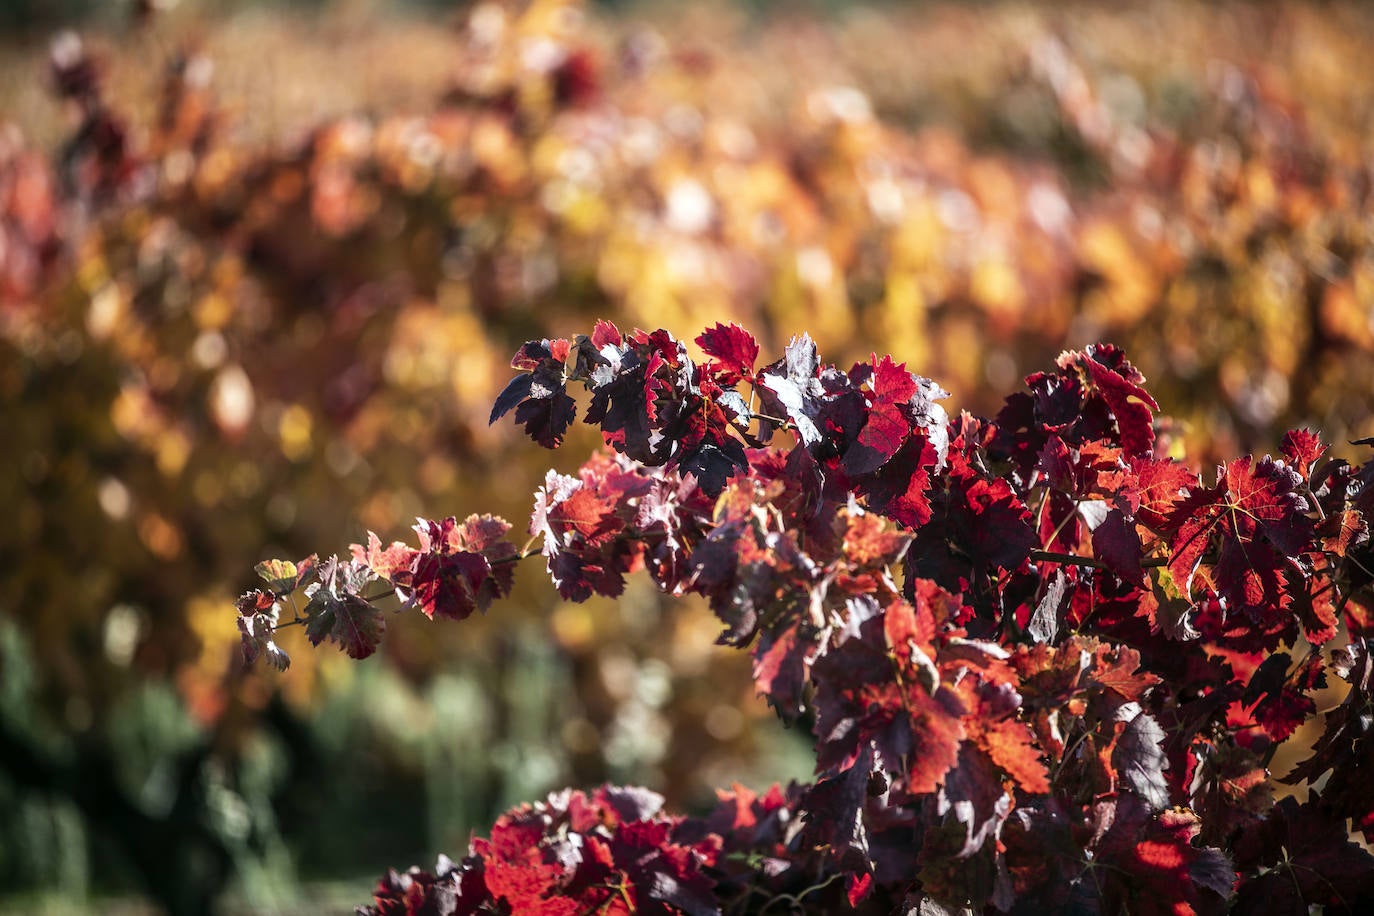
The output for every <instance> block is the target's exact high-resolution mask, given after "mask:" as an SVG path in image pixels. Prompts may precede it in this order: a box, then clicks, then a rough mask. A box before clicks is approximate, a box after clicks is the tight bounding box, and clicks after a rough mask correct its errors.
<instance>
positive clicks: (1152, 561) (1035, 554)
mask: <svg viewBox="0 0 1374 916" xmlns="http://www.w3.org/2000/svg"><path fill="white" fill-rule="evenodd" d="M1030 558H1031V559H1032V560H1043V561H1045V562H1049V563H1063V564H1064V565H1065V566H1086V567H1089V568H1091V569H1106V568H1107V564H1106V563H1103V562H1102V561H1101V560H1096V559H1093V558H1092V557H1080V556H1079V555H1078V554H1076V553H1060V552H1059V551H1057V550H1032V551H1031V552H1030ZM1140 565H1141V567H1142V568H1144V569H1152V568H1155V567H1160V566H1168V565H1169V558H1168V557H1143V558H1141V560H1140Z"/></svg>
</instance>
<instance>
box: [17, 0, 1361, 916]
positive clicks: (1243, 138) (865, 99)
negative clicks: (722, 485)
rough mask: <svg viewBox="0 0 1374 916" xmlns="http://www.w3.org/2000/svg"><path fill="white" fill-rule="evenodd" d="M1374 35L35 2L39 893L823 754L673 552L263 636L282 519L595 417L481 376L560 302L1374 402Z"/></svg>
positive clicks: (1201, 13) (305, 850) (992, 387)
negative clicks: (344, 626)
mask: <svg viewBox="0 0 1374 916" xmlns="http://www.w3.org/2000/svg"><path fill="white" fill-rule="evenodd" d="M62 29H70V30H69V31H60V30H62ZM1371 40H1374V10H1371V9H1370V8H1369V7H1367V6H1364V5H1361V4H1355V3H1351V4H1341V3H1322V4H1312V5H1304V4H1290V3H1263V4H1253V5H1250V4H1245V5H1240V4H1210V3H1209V4H1202V3H1192V2H1182V0H1178V2H1163V3H1153V4H1113V5H1101V6H1099V5H1089V4H1078V3H1070V4H1062V3H1059V4H1043V5H1041V4H1029V3H1024V2H1000V0H994V2H980V3H952V4H950V3H934V2H931V3H917V4H891V5H876V6H864V5H857V4H847V3H838V2H831V3H821V2H816V3H811V4H802V5H793V6H788V7H775V6H771V5H768V4H762V3H754V4H750V5H745V6H728V5H724V4H712V5H706V6H703V5H701V4H686V3H679V4H667V5H660V4H634V3H628V2H622V3H602V4H589V5H583V4H578V3H573V2H560V0H532V2H528V3H499V2H485V3H480V4H476V5H464V4H446V3H438V2H420V0H415V2H412V3H409V4H396V5H388V4H384V3H381V2H366V0H354V2H348V0H339V2H335V3H325V2H306V0H297V2H282V3H277V4H268V3H232V2H229V0H219V2H212V0H205V2H201V3H195V2H192V0H182V2H181V3H176V4H174V3H168V2H158V0H148V2H141V0H140V2H133V0H131V2H128V3H121V4H114V3H102V4H95V3H82V2H76V0H72V2H67V3H49V2H42V3H40V2H37V0H8V2H0V429H3V432H4V436H5V438H6V440H7V442H8V445H7V446H6V447H5V449H4V451H3V458H0V468H2V469H3V473H0V500H2V501H3V505H5V506H6V508H7V510H8V511H7V519H6V523H5V524H4V525H2V526H0V555H3V556H4V557H5V558H6V559H5V561H4V562H0V809H3V810H4V811H5V812H6V816H5V817H4V818H0V887H2V888H4V890H3V892H0V910H5V911H16V912H17V911H23V912H84V911H87V910H91V911H99V912H107V911H123V912H143V911H144V910H145V909H149V908H153V909H156V908H161V909H166V910H168V911H172V912H185V913H196V912H207V911H209V909H210V908H211V907H212V905H214V904H216V903H218V905H219V906H220V907H221V908H222V909H223V910H225V911H227V912H247V911H253V912H317V911H319V910H320V908H321V906H324V907H326V908H327V907H331V906H335V905H336V904H337V907H336V908H337V909H338V910H339V911H344V910H345V909H346V906H345V904H347V903H356V902H362V901H363V900H364V899H365V897H366V893H367V889H368V887H369V886H370V884H371V881H372V879H373V877H374V876H375V875H376V874H378V873H379V872H380V871H381V870H382V869H383V868H385V867H386V866H387V865H405V864H408V863H410V862H412V861H418V862H431V861H433V857H434V855H435V853H436V852H439V851H448V852H457V851H461V850H462V849H463V848H465V845H466V841H467V838H468V835H469V832H470V831H472V830H474V829H478V828H480V827H482V826H483V825H484V824H486V823H487V822H489V821H490V820H491V818H492V817H493V816H494V815H495V814H496V813H497V812H499V811H500V810H501V809H502V808H504V807H505V806H507V805H508V804H509V803H512V802H514V801H516V800H520V799H527V798H533V797H538V796H539V795H542V794H543V793H545V792H547V791H549V790H550V789H552V788H556V787H559V786H562V785H567V784H575V785H592V784H595V783H598V782H601V781H604V780H608V779H609V780H614V781H622V782H638V783H644V784H647V785H650V786H652V787H654V788H656V789H660V790H662V791H663V792H664V793H665V794H666V795H667V796H668V797H669V801H670V804H672V805H673V806H675V807H678V808H682V809H689V810H690V809H695V808H699V807H701V806H702V805H704V804H706V803H708V802H709V801H710V800H711V799H712V798H713V787H714V786H717V785H727V784H728V783H729V782H730V781H732V780H735V781H740V782H745V783H752V784H755V785H759V784H762V783H766V782H769V781H772V780H775V779H782V780H786V779H788V778H790V777H802V776H805V775H806V768H807V767H808V765H809V762H810V754H809V749H808V748H807V747H806V746H804V745H802V744H801V743H800V742H801V738H799V737H798V736H797V735H796V734H794V733H789V732H786V731H785V730H783V729H782V728H781V727H780V726H778V725H777V724H776V723H775V722H774V721H773V719H772V717H771V715H770V714H769V713H768V711H767V710H766V709H765V708H763V704H762V703H761V702H760V701H755V700H754V699H753V698H752V697H751V695H750V693H751V685H750V681H749V679H748V674H747V671H746V670H745V667H744V665H745V659H743V658H736V657H733V656H731V655H730V654H728V653H725V652H722V651H718V650H717V649H716V648H715V647H714V646H713V640H714V638H715V635H716V632H715V625H714V624H712V622H711V620H710V619H709V618H708V615H706V614H705V613H704V612H702V611H701V610H700V609H694V608H682V607H678V606H675V605H669V604H668V603H665V602H663V601H662V600H661V599H660V597H659V596H658V595H657V594H656V593H655V592H654V591H653V590H652V588H651V587H650V586H649V585H648V583H647V582H638V583H633V584H632V585H631V587H630V590H629V593H628V594H627V595H626V597H625V598H624V599H623V600H622V601H620V602H618V603H595V602H593V603H591V604H588V605H578V606H563V605H559V604H558V603H557V602H556V600H555V598H556V596H555V595H554V593H553V590H552V588H551V587H549V586H548V585H547V584H546V582H545V581H544V578H543V576H542V574H541V572H540V571H539V570H537V569H535V568H533V567H532V566H531V567H530V568H528V569H525V570H523V584H522V585H520V586H518V589H517V592H516V595H515V596H514V597H513V599H512V600H510V601H508V602H506V603H505V604H504V605H502V606H500V607H499V608H498V609H496V610H494V611H493V612H492V613H491V614H490V615H488V617H487V618H486V619H485V620H484V621H482V622H480V623H476V622H474V623H476V625H467V626H463V627H451V628H450V627H444V626H443V625H442V624H431V623H430V622H429V621H426V620H424V619H423V618H421V617H420V616H419V615H415V614H410V615H403V616H401V617H397V618H395V619H393V620H392V621H391V624H390V632H389V633H388V636H387V640H386V642H385V643H384V646H383V652H382V653H381V654H380V655H379V656H377V657H374V658H373V659H371V660H369V661H368V662H366V663H361V664H360V663H351V662H347V660H346V659H344V658H343V657H342V656H340V655H337V654H336V653H333V652H332V651H324V650H320V651H310V650H309V649H308V647H307V646H305V645H304V642H303V640H302V641H301V642H300V644H297V643H296V642H294V641H291V640H289V639H288V641H287V643H286V646H285V647H286V648H287V649H288V651H290V652H291V653H292V657H293V659H294V663H293V666H292V669H291V671H290V673H289V674H288V675H285V676H281V675H278V674H276V673H275V672H272V671H270V670H265V669H263V668H258V669H246V668H245V667H244V665H243V663H242V661H241V657H240V653H239V648H238V635H237V631H236V629H235V624H234V619H233V609H232V605H233V599H234V597H235V595H236V594H238V592H240V591H242V590H243V589H244V588H245V587H247V586H248V585H250V584H251V582H250V580H251V569H252V566H253V564H254V563H256V562H258V561H259V560H261V559H264V558H266V557H269V556H278V555H281V556H290V557H296V556H303V555H305V554H307V553H310V552H312V551H315V550H330V549H343V548H344V547H345V545H346V544H347V543H348V542H349V541H350V540H358V539H360V538H361V536H362V535H363V533H364V532H365V531H366V530H367V529H373V530H376V531H377V532H378V533H379V534H381V535H382V537H383V539H384V540H389V539H390V538H392V537H400V536H403V535H404V533H405V532H404V529H405V528H406V527H407V526H408V525H409V524H410V522H411V520H412V519H413V517H414V516H415V515H417V514H421V513H423V514H426V515H429V516H442V515H444V514H449V513H457V514H459V515H463V514H465V513H467V512H468V511H474V510H482V511H492V512H497V513H500V514H503V515H505V516H506V517H508V518H510V519H512V520H514V521H515V522H516V524H517V525H518V524H521V523H522V522H523V520H524V519H525V518H527V517H528V511H529V506H530V503H531V494H532V492H533V490H534V489H535V488H536V487H537V486H538V485H539V483H540V481H541V480H542V476H543V472H544V470H545V469H546V468H547V467H550V466H554V467H559V468H560V469H567V468H568V467H569V466H572V465H575V464H576V463H578V460H579V457H580V456H581V455H585V453H586V451H587V450H588V449H589V448H591V447H592V445H593V444H594V443H593V442H592V441H591V440H590V439H587V438H583V439H581V440H575V441H574V442H572V443H571V444H570V447H569V448H567V449H565V450H564V451H563V452H558V453H544V452H542V451H541V450H538V449H536V448H534V447H532V446H531V445H529V444H528V443H527V442H525V441H523V440H522V439H521V438H520V437H519V436H518V435H517V433H518V430H516V429H514V428H513V427H506V426H504V425H503V426H498V427H496V428H488V426H487V424H486V418H487V413H488V411H489V408H490V404H491V402H492V400H493V398H494V395H495V393H496V392H497V391H499V390H500V387H501V386H502V385H503V384H504V383H505V381H506V380H507V378H508V372H507V369H506V366H507V363H508V360H509V357H510V354H511V353H512V352H513V351H514V349H515V348H516V347H517V346H518V344H519V343H521V342H522V341H524V340H526V339H529V338H532V337H541V336H562V335H570V334H575V333H578V332H583V331H588V330H589V329H590V326H591V324H592V322H593V321H594V319H596V318H598V317H605V318H610V319H612V320H614V321H616V322H618V323H619V324H621V325H622V326H630V325H639V326H646V327H659V326H664V327H667V328H669V329H671V330H672V331H673V332H674V333H676V334H678V335H680V336H683V337H688V338H690V337H691V336H694V335H695V333H696V332H697V331H699V330H700V329H701V328H703V327H705V326H706V325H708V324H710V323H714V322H715V321H729V320H734V321H737V322H739V323H741V324H743V325H745V326H747V327H750V328H751V329H754V330H755V331H756V332H758V333H759V334H760V337H761V338H764V339H766V340H767V341H768V342H769V343H771V346H772V348H773V351H774V352H780V350H781V346H782V345H783V344H785V343H786V341H787V339H788V338H789V337H790V336H791V335H792V334H793V333H795V332H799V331H802V330H807V331H809V332H810V333H811V334H812V335H813V336H814V337H816V338H817V339H818V340H819V342H820V345H821V348H822V353H823V354H824V355H825V356H826V357H827V358H828V359H829V360H832V361H834V362H836V363H839V364H841V365H848V363H849V361H851V360H853V359H855V358H858V357H862V356H865V355H867V354H868V353H869V352H870V350H874V349H876V350H878V351H880V352H891V353H893V354H895V355H897V356H898V357H899V358H901V359H905V360H906V361H907V362H908V363H909V364H910V365H911V367H912V368H913V369H914V370H916V371H919V372H921V373H923V374H926V375H930V376H932V377H934V378H936V379H937V380H939V381H940V382H941V383H942V384H944V386H945V387H946V388H948V389H950V390H951V391H952V392H953V397H952V398H951V401H950V402H949V406H951V407H952V408H953V409H956V410H957V409H960V408H967V409H970V410H973V411H975V412H980V413H986V412H991V411H993V410H995V408H996V406H997V404H998V403H999V402H1000V400H1001V398H1002V397H1004V396H1005V395H1006V394H1008V393H1010V392H1011V391H1012V390H1013V389H1014V387H1015V386H1016V385H1017V384H1018V383H1019V380H1020V378H1021V377H1022V376H1023V375H1024V374H1026V373H1028V372H1030V371H1034V370H1036V369H1038V368H1039V367H1041V366H1043V365H1046V364H1047V363H1049V362H1050V361H1052V359H1053V358H1054V356H1055V355H1056V354H1057V353H1058V352H1059V351H1060V350H1061V349H1063V348H1066V347H1080V346H1082V345H1084V344H1087V343H1090V342H1093V341H1095V340H1099V339H1108V340H1112V341H1114V342H1116V343H1118V344H1120V345H1122V346H1124V347H1125V349H1126V350H1127V352H1128V354H1129V355H1130V356H1131V358H1132V359H1133V360H1134V361H1135V363H1136V364H1137V365H1138V366H1140V367H1141V368H1142V370H1143V371H1144V372H1145V373H1146V375H1147V376H1148V377H1149V379H1150V381H1151V390H1152V391H1153V392H1154V393H1155V394H1156V396H1157V397H1158V398H1159V400H1160V402H1161V404H1162V405H1163V406H1164V409H1165V411H1166V412H1168V413H1170V414H1172V415H1173V417H1175V418H1176V419H1175V421H1174V422H1175V425H1174V426H1173V433H1174V438H1175V441H1176V442H1178V443H1179V444H1180V447H1184V448H1186V451H1187V454H1189V455H1190V456H1194V457H1196V458H1197V459H1198V460H1204V461H1205V460H1207V459H1209V458H1211V457H1214V456H1220V455H1222V454H1223V453H1236V452H1239V451H1242V450H1257V451H1267V450H1272V449H1273V448H1274V447H1275V445H1276V443H1277V441H1278V437H1279V436H1280V435H1281V434H1282V432H1283V430H1285V429H1286V428H1288V427H1290V426H1294V425H1303V424H1307V425H1313V426H1315V427H1317V428H1320V429H1322V430H1323V431H1324V432H1325V433H1326V435H1327V436H1328V437H1329V438H1330V439H1331V440H1334V441H1336V442H1337V443H1338V444H1339V445H1338V451H1341V452H1343V453H1345V454H1352V453H1353V451H1354V449H1353V447H1351V446H1349V445H1345V444H1341V443H1345V442H1346V441H1347V440H1350V439H1355V438H1359V437H1364V436H1370V435H1374V411H1371V403H1370V402H1371V396H1372V395H1374V199H1371V194H1372V192H1374V187H1372V183H1374V70H1371V69H1370V68H1369V67H1368V65H1367V64H1368V62H1367V57H1368V50H1369V48H1370V47H1371ZM321 882H325V884H323V885H322V884H321ZM328 882H335V883H334V884H329V883H328ZM322 886H323V887H324V888H325V890H321V889H320V888H321V887H322ZM331 887H332V888H335V890H330V889H329V888H331Z"/></svg>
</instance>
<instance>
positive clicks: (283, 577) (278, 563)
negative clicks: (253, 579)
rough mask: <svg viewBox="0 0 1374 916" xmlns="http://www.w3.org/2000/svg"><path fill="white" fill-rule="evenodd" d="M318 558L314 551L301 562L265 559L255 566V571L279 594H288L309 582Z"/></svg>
mask: <svg viewBox="0 0 1374 916" xmlns="http://www.w3.org/2000/svg"><path fill="white" fill-rule="evenodd" d="M318 559H319V558H318V557H316V556H315V555H314V554H313V553H312V554H311V555H310V556H308V557H306V558H305V559H304V560H301V561H300V562H299V563H292V562H291V561H289V560H264V561H263V562H261V563H259V564H258V565H257V566H255V567H253V571H254V572H256V573H257V574H258V575H259V576H260V577H261V578H262V579H263V581H264V582H266V583H267V587H268V588H269V589H271V590H272V591H274V592H276V593H277V594H278V595H288V594H290V593H291V592H294V591H295V590H296V589H298V588H300V587H301V586H303V585H306V584H307V583H308V582H309V580H310V578H311V577H312V576H313V575H314V574H315V566H316V563H317V562H318Z"/></svg>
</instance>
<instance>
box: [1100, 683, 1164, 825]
mask: <svg viewBox="0 0 1374 916" xmlns="http://www.w3.org/2000/svg"><path fill="white" fill-rule="evenodd" d="M1116 721H1117V722H1118V723H1124V728H1122V729H1121V731H1120V737H1119V739H1118V740H1117V743H1116V749H1115V750H1114V752H1113V754H1112V763H1113V765H1114V766H1115V767H1116V769H1117V772H1118V773H1120V775H1121V779H1122V780H1123V781H1124V782H1125V783H1126V786H1127V788H1129V789H1130V790H1131V791H1132V792H1134V793H1135V794H1136V795H1138V796H1139V797H1140V798H1141V799H1142V800H1143V801H1144V802H1145V803H1146V804H1148V805H1149V806H1150V808H1151V809H1152V810H1155V811H1159V810H1161V809H1163V808H1166V807H1168V805H1169V784H1168V782H1167V781H1166V780H1165V778H1164V771H1165V770H1166V769H1168V767H1169V760H1168V758H1167V757H1166V756H1165V754H1164V747H1163V745H1164V739H1165V737H1166V736H1165V734H1164V729H1162V728H1160V727H1159V723H1158V722H1156V721H1155V720H1154V719H1153V718H1152V717H1151V716H1149V715H1148V714H1146V713H1144V712H1142V711H1141V709H1140V705H1139V704H1137V703H1134V702H1132V703H1126V704H1124V705H1123V706H1121V707H1120V708H1119V709H1118V710H1117V712H1116Z"/></svg>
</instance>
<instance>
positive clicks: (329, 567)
mask: <svg viewBox="0 0 1374 916" xmlns="http://www.w3.org/2000/svg"><path fill="white" fill-rule="evenodd" d="M370 578H371V573H370V571H369V570H368V569H367V568H366V567H364V566H362V565H361V564H359V563H357V562H356V561H349V562H347V563H341V562H340V561H339V560H338V558H337V557H330V558H329V560H327V561H326V562H325V563H324V565H323V566H322V567H321V569H320V581H319V582H316V583H315V584H313V585H311V586H310V587H309V588H308V589H307V590H306V594H307V595H309V596H310V603H309V604H307V605H306V608H305V615H306V617H308V618H309V620H308V622H307V623H306V625H305V635H306V636H307V637H309V639H310V644H311V645H315V646H318V645H319V644H320V643H322V642H324V641H325V640H326V639H332V640H333V641H334V642H337V643H338V644H339V648H340V649H342V650H343V651H344V652H347V653H348V655H349V657H350V658H359V659H361V658H367V657H368V656H369V655H371V654H372V653H373V652H375V651H377V646H378V644H379V643H380V642H381V641H382V633H383V632H384V631H385V630H386V620H385V619H384V618H383V617H382V612H381V610H380V609H378V608H376V607H373V606H372V604H370V603H369V602H368V601H367V599H366V598H364V597H363V596H362V595H361V594H359V591H360V590H361V589H362V588H363V586H364V585H366V584H367V582H368V581H369V580H370Z"/></svg>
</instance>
